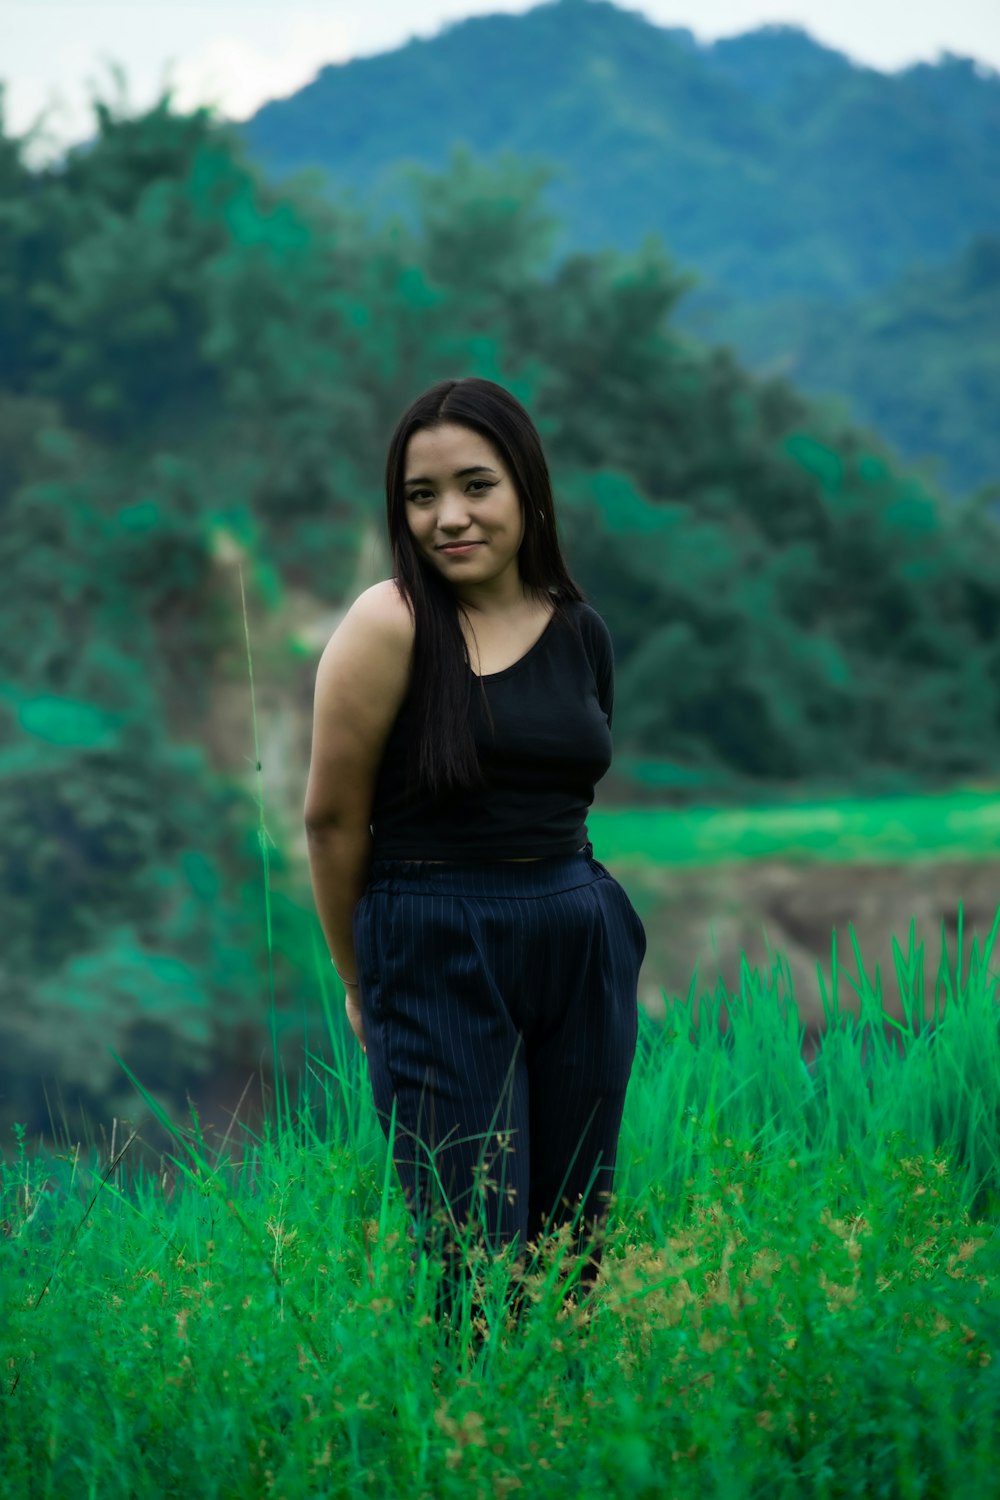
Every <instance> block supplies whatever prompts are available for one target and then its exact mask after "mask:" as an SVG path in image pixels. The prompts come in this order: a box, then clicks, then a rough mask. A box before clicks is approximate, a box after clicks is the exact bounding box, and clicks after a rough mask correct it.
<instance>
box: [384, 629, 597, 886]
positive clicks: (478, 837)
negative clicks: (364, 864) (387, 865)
mask: <svg viewBox="0 0 1000 1500" xmlns="http://www.w3.org/2000/svg"><path fill="white" fill-rule="evenodd" d="M470 670H471V669H470ZM480 681H481V682H482V688H483V691H484V692H485V695H486V699H487V701H488V703H489V708H490V712H491V714H492V718H493V728H492V730H491V728H490V724H489V721H488V719H487V716H486V713H485V711H484V708H483V704H482V694H481V692H480V686H479V683H480ZM613 703H614V654H613V650H612V645H611V636H610V634H609V633H608V627H607V626H606V625H605V623H604V621H603V620H602V619H601V617H600V615H599V614H598V613H597V612H596V610H593V609H591V607H590V605H589V604H582V603H577V602H574V603H572V604H570V605H568V606H567V607H566V608H565V609H564V610H559V609H557V610H556V612H555V614H554V615H553V616H552V618H551V620H550V621H549V623H548V624H547V625H546V627H545V629H544V630H543V632H542V634H541V635H540V636H539V638H538V640H537V641H536V642H535V644H534V645H533V646H531V647H530V648H529V650H528V651H526V652H525V654H524V656H522V657H521V658H520V659H519V660H518V661H516V662H514V663H513V665H512V666H509V667H505V668H504V670H503V671H502V672H492V673H489V674H488V675H486V676H484V677H483V678H481V679H475V680H474V681H473V683H472V691H471V694H470V714H471V717H472V728H473V735H474V738H475V742H476V749H477V751H478V753H479V763H480V767H481V769H482V772H483V776H484V778H485V785H483V786H477V787H474V788H470V789H469V790H465V791H457V792H456V791H452V792H448V793H446V794H445V795H444V796H439V797H434V798H432V797H429V796H427V795H426V794H425V793H420V794H418V795H415V796H414V795H412V794H410V793H409V792H408V789H407V770H408V767H409V764H410V758H411V756H413V755H415V754H416V739H415V719H414V714H413V705H412V701H411V699H410V698H409V696H407V697H406V699H404V701H403V705H402V707H401V708H400V711H399V714H398V716H397V718H396V721H395V723H394V724H393V727H392V729H391V730H390V733H389V737H388V739H387V741H386V745H385V750H384V752H383V756H382V761H381V765H380V767H379V772H378V776H377V779H376V784H375V794H374V798H373V801H372V811H371V830H372V844H373V854H374V857H375V858H376V859H382V858H387V859H449V860H450V859H455V860H489V859H517V858H527V857H529V856H533V857H536V858H537V857H545V856H549V855H557V854H572V853H574V852H575V851H576V850H577V849H579V848H580V847H581V845H583V844H585V843H586V841H587V824H586V821H585V819H586V814H587V809H588V808H589V807H590V804H591V803H592V802H593V800H594V787H595V785H596V783H597V782H598V781H599V780H600V779H601V777H602V776H603V775H604V774H605V772H606V771H607V770H608V768H609V766H610V765H611V718H612V709H613Z"/></svg>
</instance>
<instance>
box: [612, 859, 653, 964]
mask: <svg viewBox="0 0 1000 1500" xmlns="http://www.w3.org/2000/svg"><path fill="white" fill-rule="evenodd" d="M611 878H612V879H614V876H612V877H611ZM615 885H616V886H617V887H618V890H619V891H620V892H621V901H622V905H623V906H624V908H625V914H626V918H627V920H628V925H629V931H630V932H631V934H632V939H633V941H634V943H635V951H636V969H637V970H638V969H640V968H641V967H642V961H643V959H644V958H645V957H646V929H645V927H644V926H643V923H642V918H641V917H640V916H639V913H638V912H637V911H636V909H635V907H634V906H633V905H632V901H631V899H630V897H629V893H628V891H627V890H626V889H625V887H624V886H623V885H621V884H620V883H619V882H618V881H617V880H615Z"/></svg>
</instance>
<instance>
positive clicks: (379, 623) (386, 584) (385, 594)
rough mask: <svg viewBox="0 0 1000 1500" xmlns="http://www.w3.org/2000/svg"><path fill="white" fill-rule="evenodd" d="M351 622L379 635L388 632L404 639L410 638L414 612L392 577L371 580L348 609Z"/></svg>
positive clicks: (410, 640) (409, 639) (406, 640)
mask: <svg viewBox="0 0 1000 1500" xmlns="http://www.w3.org/2000/svg"><path fill="white" fill-rule="evenodd" d="M348 615H350V616H351V617H352V619H353V621H354V622H355V623H356V624H358V625H362V626H366V627H367V628H368V629H369V630H377V631H378V632H379V634H381V635H391V636H396V637H398V638H399V640H400V641H403V642H412V640H413V629H414V626H413V612H412V610H411V608H410V605H409V602H408V600H407V599H406V596H405V595H404V594H403V592H402V590H401V589H400V587H399V584H398V583H397V582H396V580H395V578H385V579H383V580H382V582H381V583H373V584H372V585H371V587H370V588H367V589H365V590H364V592H363V593H361V594H359V595H358V597H357V598H356V599H355V601H354V603H353V604H352V605H351V607H350V609H349V610H348Z"/></svg>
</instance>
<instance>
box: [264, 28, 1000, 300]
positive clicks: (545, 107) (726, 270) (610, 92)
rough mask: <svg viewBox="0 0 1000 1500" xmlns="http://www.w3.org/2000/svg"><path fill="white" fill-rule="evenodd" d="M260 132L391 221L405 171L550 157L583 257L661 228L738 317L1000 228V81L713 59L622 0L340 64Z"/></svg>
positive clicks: (964, 67)
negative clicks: (735, 304)
mask: <svg viewBox="0 0 1000 1500" xmlns="http://www.w3.org/2000/svg"><path fill="white" fill-rule="evenodd" d="M245 132H246V137H247V140H248V143H249V145H250V148H251V150H252V151H253V153H254V155H255V156H256V157H257V159H258V160H259V161H260V162H261V163H262V165H264V166H265V167H266V168H267V169H268V170H270V171H271V172H273V173H274V174H275V175H278V176H281V175H284V174H286V173H288V172H290V171H292V170H294V169H295V168H298V167H301V166H305V165H320V166H322V167H324V168H326V169H327V170H328V171H329V172H330V173H331V174H332V176H333V177H334V179H335V180H336V181H338V182H339V183H341V184H346V185H350V186H351V187H353V188H355V189H357V190H358V191H359V192H361V193H362V194H364V195H365V196H368V197H370V198H372V199H373V200H377V201H379V202H380V203H381V204H383V205H386V206H387V205H395V204H396V203H397V202H398V193H397V186H396V185H397V183H398V180H399V179H398V166H399V163H400V161H401V160H408V161H413V162H417V163H420V164H422V165H425V166H430V167H440V166H442V165H444V163H445V162H446V160H447V157H448V153H449V149H450V147H451V146H452V145H453V144H454V143H457V142H464V143H465V144H467V145H468V146H469V147H470V148H471V149H472V150H473V151H474V152H475V153H477V154H487V155H492V154H494V153H496V152H498V151H500V150H510V151H512V152H515V153H517V154H518V155H521V156H530V157H541V158H544V159H546V160H548V161H550V162H552V163H554V164H556V165H557V166H558V168H559V176H558V178H557V179H556V180H555V181H554V182H553V183H552V185H551V187H550V190H549V195H548V196H549V201H550V202H551V204H552V205H553V207H554V208H555V209H556V210H557V212H558V213H559V215H560V216H561V217H562V218H563V219H564V221H565V224H566V234H567V242H568V244H571V245H573V246H574V247H577V248H582V249H587V248H596V247H598V246H603V245H608V244H614V245H618V246H620V247H622V248H634V247H635V246H637V245H638V243H639V242H640V241H641V239H642V238H643V236H644V235H645V234H646V233H648V232H649V231H654V232H656V233H657V234H659V235H661V236H662V238H663V239H664V241H665V242H666V244H667V245H668V246H669V247H670V249H671V252H672V253H673V254H674V255H675V256H676V257H677V258H678V259H679V260H680V261H682V262H685V263H690V264H693V265H694V266H696V267H697V268H698V270H699V271H700V272H702V273H704V274H705V275H706V276H707V277H708V278H709V280H710V281H711V282H713V283H715V284H716V285H717V286H718V287H719V288H720V290H725V291H727V292H729V293H730V294H732V295H735V296H737V297H738V298H739V299H741V300H752V301H756V300H760V299H764V298H770V297H774V296H778V295H788V294H789V293H795V294H801V295H809V296H817V295H820V296H823V297H833V298H849V297H852V296H856V295H858V294H859V293H862V292H865V291H869V290H872V289H874V288H876V287H878V286H880V285H882V284H884V283H885V282H887V281H888V280H890V279H892V278H893V277H895V276H896V275H898V274H899V273H900V272H901V271H902V270H903V269H904V268H905V267H906V266H908V265H909V264H911V263H913V262H916V261H936V260H943V259H945V258H947V257H948V256H951V255H953V254H955V253H957V252H958V251H959V250H960V249H961V248H962V246H963V245H964V244H965V243H966V241H967V240H968V239H969V238H971V237H972V236H973V235H975V234H976V233H978V232H981V231H984V230H990V229H995V228H1000V75H996V74H992V73H987V72H986V71H985V70H983V69H981V68H979V67H977V65H976V64H974V63H972V62H969V61H966V60H963V59H958V58H948V59H946V60H944V61H943V62H941V63H939V64H937V65H936V66H933V67H930V66H921V67H916V68H912V69H909V70H907V71H905V72H901V73H897V74H883V73H879V72H876V71H875V70H873V69H868V68H861V67H857V66H854V65H853V64H852V63H851V62H850V61H848V59H846V58H844V57H842V56H840V55H839V54H838V53H836V52H833V51H830V50H829V49H827V48H825V47H821V46H820V45H818V44H817V43H816V42H814V41H812V40H811V39H810V38H809V37H808V36H807V35H806V34H805V33H804V32H802V31H799V30H797V29H794V28H788V27H768V28H765V29H763V30H762V31H757V32H753V33H750V34H748V35H746V36H742V37H737V38H733V39H729V40H726V41H720V42H717V43H715V44H714V45H711V46H701V45H699V44H697V43H696V42H695V40H694V38H693V37H692V36H691V35H690V33H688V32H684V31H677V30H668V29H665V28H663V27H658V26H655V25H653V24H652V23H650V22H649V21H647V20H645V19H644V18H643V17H641V16H639V15H635V14H632V13H631V12H628V11H623V10H619V9H617V8H616V7H615V6H613V5H611V4H608V3H605V0H555V3H551V4H546V5H541V6H538V7H537V8H536V9H534V10H532V11H529V12H527V13H526V14H523V15H517V16H506V15H500V16H486V17H477V18H473V19H470V20H467V21H463V22H460V23H458V24H456V25H453V26H450V27H448V28H446V29H445V30H443V31H442V32H440V33H439V34H438V35H437V36H435V37H433V38H431V39H430V40H414V41H411V42H410V43H409V44H407V45H406V46H404V47H401V48H399V49H398V50H396V51H394V52H389V53H385V54H382V55H381V56H378V57H371V58H359V59H356V60H354V61H352V62H349V63H346V64H341V65H336V66H331V67H327V68H324V69H323V70H322V71H321V72H320V73H319V75H318V76H317V78H316V80H315V81H314V82H313V83H312V84H310V85H309V86H308V87H306V88H304V89H302V90H300V91H299V92H298V93H296V94H294V95H293V96H291V97H290V98H288V99H284V100H279V101H275V102H273V103H270V104H268V105H266V106H265V107H264V108H263V109H261V110H260V111H259V112H258V113H257V114H256V115H255V116H254V117H253V118H252V119H251V120H250V121H248V122H247V124H246V126H245Z"/></svg>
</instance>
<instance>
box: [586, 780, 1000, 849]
mask: <svg viewBox="0 0 1000 1500" xmlns="http://www.w3.org/2000/svg"><path fill="white" fill-rule="evenodd" d="M587 827H588V830H589V833H590V838H591V841H592V843H593V845H594V853H595V854H596V856H597V858H598V859H602V860H603V859H611V860H633V861H644V860H648V861H649V862H650V863H655V864H668V865H714V864H725V863H728V862H734V861H741V860H759V859H791V860H799V861H801V862H802V863H812V862H814V861H820V860H827V861H830V862H838V863H840V862H844V863H846V862H855V863H870V864H885V863H888V862H890V861H896V860H906V861H907V862H910V861H917V860H921V859H927V860H935V861H941V860H948V859H1000V794H998V793H996V792H988V793H987V792H972V791H956V792H949V793H948V794H947V795H944V796H932V795H923V796H919V797H886V798H878V799H874V800H871V801H864V802H862V801H858V800H844V801H842V802H816V803H797V804H795V805H789V804H788V803H784V804H779V805H775V806H774V807H754V808H712V807H697V808H684V809H678V808H660V807H646V808H620V809H619V808H607V809H597V810H595V811H592V813H591V815H590V817H589V818H588V819H587Z"/></svg>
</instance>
